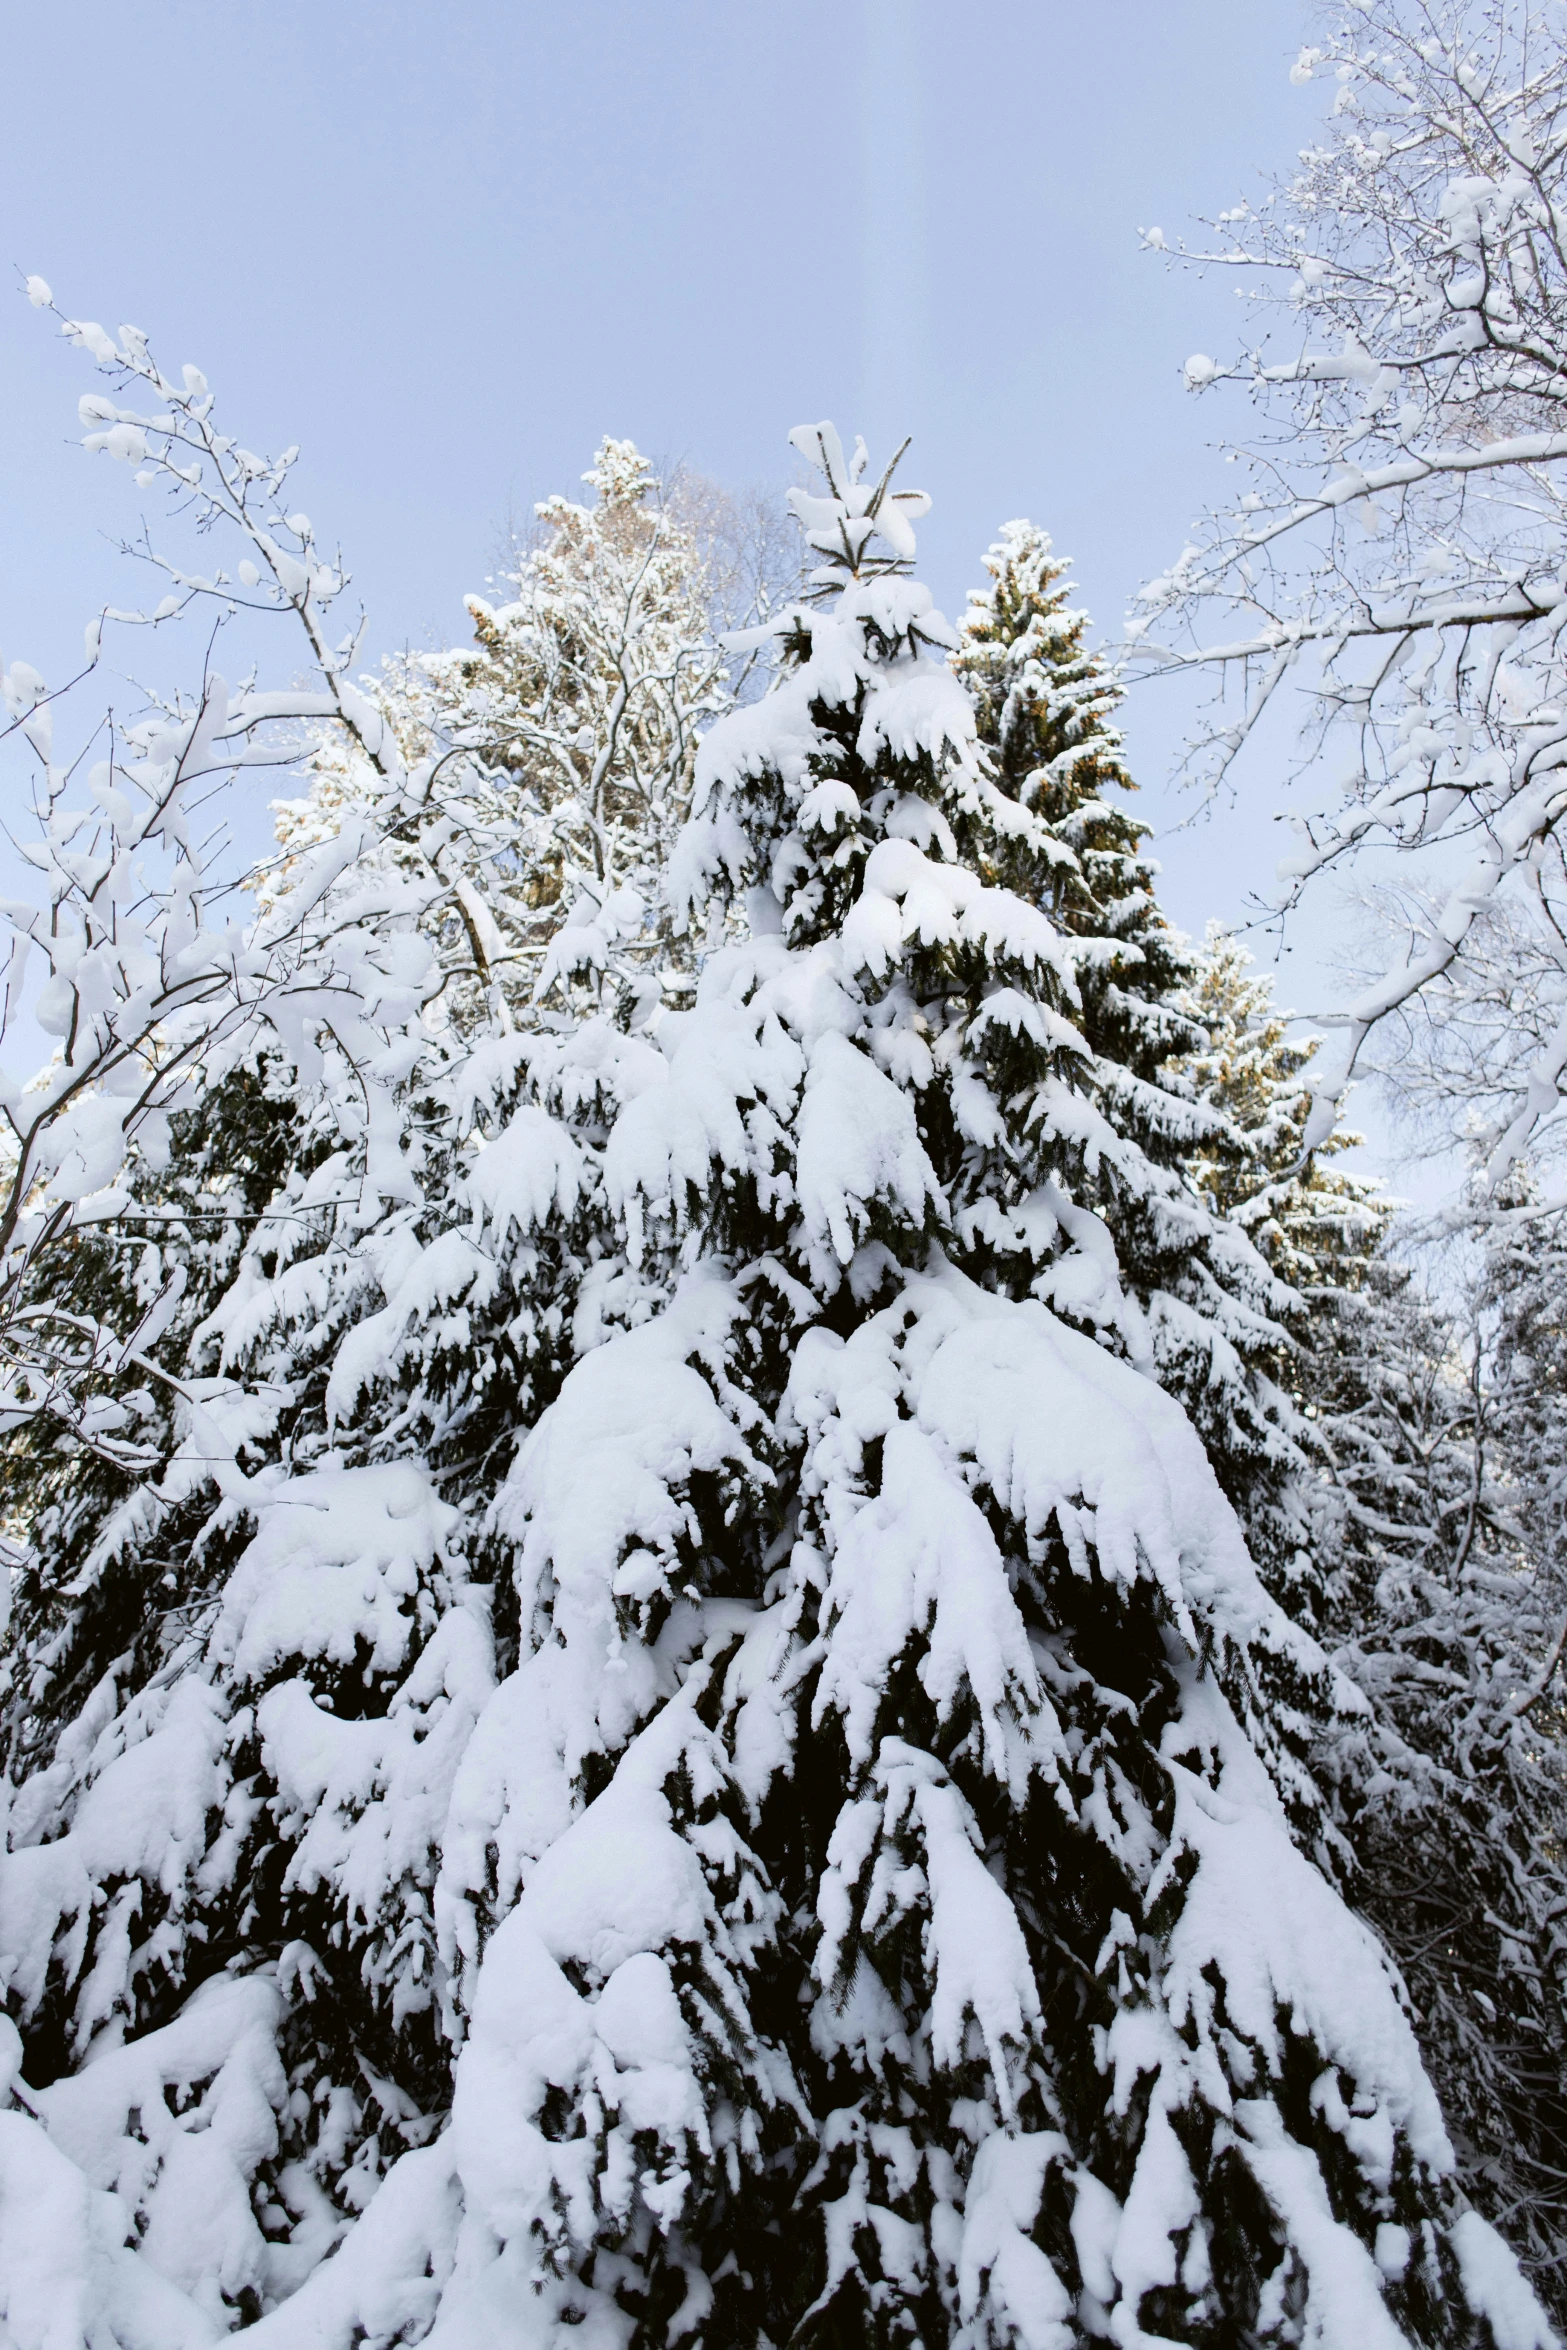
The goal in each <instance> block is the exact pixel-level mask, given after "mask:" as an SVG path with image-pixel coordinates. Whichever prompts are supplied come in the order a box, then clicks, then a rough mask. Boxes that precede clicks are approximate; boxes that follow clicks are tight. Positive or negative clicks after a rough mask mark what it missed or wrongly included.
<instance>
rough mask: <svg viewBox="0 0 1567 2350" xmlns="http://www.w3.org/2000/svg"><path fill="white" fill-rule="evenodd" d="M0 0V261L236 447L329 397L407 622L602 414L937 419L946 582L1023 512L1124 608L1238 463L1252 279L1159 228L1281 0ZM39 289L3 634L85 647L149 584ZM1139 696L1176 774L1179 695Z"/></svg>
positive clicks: (1242, 181)
mask: <svg viewBox="0 0 1567 2350" xmlns="http://www.w3.org/2000/svg"><path fill="white" fill-rule="evenodd" d="M0 29H3V34H4V41H3V50H0V55H3V59H4V72H5V75H6V79H7V83H8V105H7V125H6V138H5V141H4V146H3V151H0V212H3V219H4V224H5V238H4V246H3V250H0V260H3V261H5V262H14V263H15V264H16V265H17V267H18V268H19V270H21V271H22V272H27V271H38V272H40V273H41V274H42V275H43V276H44V277H46V278H47V279H48V280H49V282H50V283H51V285H52V286H53V288H54V290H55V294H56V296H57V298H58V300H59V302H60V304H61V306H62V308H64V309H65V310H67V311H68V312H69V313H71V314H72V315H75V316H78V317H91V318H97V319H101V320H103V321H104V322H106V323H107V324H109V325H111V326H113V325H117V324H118V323H119V322H120V321H121V320H122V319H131V320H134V321H135V322H136V323H137V324H138V325H139V326H142V327H144V328H146V329H147V330H148V331H149V332H150V333H151V334H152V335H153V337H154V341H155V347H156V348H157V349H158V350H159V352H160V354H161V355H162V356H163V358H164V363H165V365H168V364H169V362H170V361H172V362H174V363H175V364H176V365H177V364H179V363H180V362H183V361H185V360H187V359H191V360H195V361H197V362H198V363H199V364H200V365H201V366H202V367H203V368H204V369H205V370H206V372H207V374H208V376H209V377H210V379H211V381H212V383H213V385H214V387H215V389H216V390H217V392H218V395H219V399H220V402H221V404H222V408H223V412H224V417H225V420H226V425H227V429H229V430H231V431H233V432H234V433H235V434H236V436H237V437H238V438H239V439H241V440H242V441H244V442H245V443H247V444H248V445H249V446H251V447H255V448H263V449H266V448H271V449H276V448H278V447H280V446H282V445H284V444H286V443H288V442H290V441H297V442H299V443H301V444H302V447H303V451H304V456H303V460H302V463H301V466H300V469H299V472H298V474H297V475H296V477H295V479H296V484H297V491H296V494H297V497H298V500H299V502H300V503H302V504H303V505H304V506H305V507H306V508H307V510H308V511H309V512H310V514H311V515H312V517H313V518H314V520H315V523H316V526H317V529H318V531H320V532H321V534H322V535H323V537H325V538H334V537H335V538H340V539H341V542H342V544H343V546H344V549H345V551H346V553H347V554H348V557H349V559H350V562H351V566H352V568H353V570H354V572H355V575H356V579H357V583H358V586H359V589H360V591H361V593H362V594H363V596H364V598H365V601H366V603H367V605H368V608H369V613H370V640H369V641H370V646H371V648H372V649H373V650H377V651H379V650H383V649H386V648H388V647H390V646H393V645H395V644H398V643H401V642H404V641H409V640H411V641H413V642H416V643H418V642H426V641H432V640H439V639H449V638H452V637H454V636H457V635H460V634H461V633H462V631H463V614H462V612H461V606H460V599H461V596H462V593H463V591H464V590H465V589H468V588H472V587H475V586H478V585H480V584H481V583H482V581H483V579H484V576H485V574H486V573H487V572H488V571H489V569H490V567H491V556H492V551H493V548H494V546H495V543H496V541H497V537H498V534H499V528H500V525H501V523H502V519H503V517H504V515H505V514H506V512H507V510H508V508H510V509H511V510H512V511H514V512H515V511H518V510H525V509H526V507H527V505H528V504H529V502H530V501H532V500H533V499H535V498H537V497H539V496H541V495H543V494H544V493H545V492H547V491H549V490H552V489H555V488H569V487H571V486H572V485H574V483H575V481H576V478H577V476H578V475H579V474H580V473H581V471H582V469H583V467H584V465H585V464H586V463H587V462H588V460H589V458H590V456H591V453H592V449H593V447H594V444H595V442H596V441H597V439H598V438H599V437H600V436H601V435H602V434H604V433H605V432H614V433H618V434H628V435H630V436H631V437H633V438H634V439H636V440H637V441H638V442H639V443H640V444H641V445H642V446H643V447H644V448H646V449H648V450H650V451H652V452H655V453H658V454H660V455H664V456H674V457H683V458H685V459H687V460H688V461H689V462H690V463H692V464H694V465H695V466H697V467H699V468H700V469H701V470H703V471H705V472H707V473H710V474H712V475H714V476H716V477H718V478H719V479H721V480H725V481H728V482H730V483H736V484H738V483H744V482H750V481H773V482H776V481H781V480H783V479H785V478H787V476H788V473H789V465H790V461H789V459H788V453H787V451H786V449H785V445H784V436H785V434H786V432H787V430H788V428H789V427H790V426H791V425H793V424H795V423H798V422H800V421H803V420H806V419H814V418H816V417H819V416H823V415H828V416H832V417H834V418H835V419H836V421H837V422H838V423H839V424H840V426H841V427H842V428H843V429H844V431H845V432H846V434H850V433H853V432H855V431H861V430H863V431H864V432H865V433H866V435H867V437H868V438H869V439H871V441H872V445H873V452H874V451H875V450H876V449H877V448H879V447H884V446H885V445H886V443H887V440H888V438H889V436H891V435H894V434H896V435H900V436H901V434H902V433H903V432H904V431H912V432H913V434H914V436H915V442H914V449H913V452H912V454H911V457H910V459H909V460H908V461H907V466H908V478H909V479H910V480H911V481H913V482H916V483H918V484H919V485H920V486H922V487H925V488H927V489H929V490H930V491H931V492H932V494H933V495H934V497H935V500H936V506H935V511H934V513H933V514H932V516H931V518H930V521H929V522H928V524H927V525H926V526H925V531H924V543H923V547H922V556H923V561H922V566H921V567H922V570H923V571H924V573H925V575H926V576H927V577H928V578H929V579H930V580H931V582H932V584H933V585H934V586H935V588H936V590H937V593H938V596H939V598H940V599H941V600H942V601H943V602H944V603H945V604H946V605H947V606H948V608H949V609H951V608H953V607H955V606H958V605H960V604H961V602H962V597H963V593H964V590H965V588H966V587H967V586H968V585H969V584H970V583H971V582H972V581H973V579H974V578H975V576H976V571H977V561H978V557H979V555H980V554H981V552H982V550H983V549H984V547H985V545H986V543H987V542H988V540H989V538H990V537H991V536H992V535H993V532H994V529H995V527H996V525H997V524H999V523H1000V522H1001V521H1003V520H1004V519H1006V518H1007V517H1008V516H1010V515H1013V514H1018V513H1028V514H1031V515H1032V516H1033V517H1034V518H1035V519H1036V520H1037V521H1040V522H1042V523H1044V524H1045V525H1046V526H1047V527H1048V528H1049V529H1051V530H1052V531H1053V532H1054V533H1055V536H1056V539H1057V542H1058V544H1059V545H1061V546H1062V547H1063V548H1065V549H1066V550H1067V551H1068V552H1070V553H1071V554H1073V555H1074V556H1075V557H1076V558H1077V561H1078V565H1079V573H1080V577H1081V579H1082V582H1083V586H1084V590H1085V594H1086V597H1087V600H1088V602H1089V604H1090V606H1091V608H1092V609H1093V611H1094V612H1095V614H1096V616H1097V617H1098V619H1099V620H1100V622H1101V623H1102V624H1103V626H1104V628H1105V631H1106V633H1109V634H1113V633H1115V629H1116V626H1117V623H1118V621H1119V618H1120V615H1121V613H1122V611H1123V609H1124V607H1125V604H1126V601H1127V598H1128V596H1129V594H1130V593H1131V591H1132V590H1133V589H1134V588H1135V586H1136V584H1137V582H1138V581H1139V579H1140V578H1142V577H1143V576H1145V575H1146V574H1148V573H1149V572H1151V571H1153V570H1156V569H1160V568H1162V567H1163V565H1164V564H1165V563H1166V562H1167V561H1168V560H1169V558H1170V556H1171V555H1172V553H1174V552H1175V551H1177V550H1178V548H1179V546H1180V544H1181V542H1182V539H1183V535H1184V532H1185V529H1186V526H1187V523H1188V521H1189V520H1190V518H1191V517H1192V516H1193V515H1194V514H1195V513H1196V511H1197V510H1198V509H1199V508H1200V506H1201V505H1202V504H1203V503H1204V500H1205V498H1206V497H1207V496H1208V495H1209V494H1211V493H1212V492H1213V491H1214V489H1215V488H1216V487H1217V486H1218V485H1219V478H1220V477H1219V473H1218V467H1217V463H1216V461H1215V459H1214V458H1213V457H1212V456H1211V454H1209V453H1208V451H1207V448H1206V443H1207V441H1208V440H1209V438H1210V436H1211V435H1213V434H1214V433H1216V432H1217V431H1218V430H1219V429H1220V425H1221V411H1220V410H1219V408H1218V406H1217V404H1216V403H1215V402H1214V401H1212V400H1209V401H1205V402H1202V403H1197V402H1195V401H1193V400H1192V399H1190V398H1189V397H1188V396H1187V395H1186V394H1185V393H1184V392H1183V390H1182V388H1181V382H1180V366H1181V362H1182V361H1183V360H1184V359H1185V357H1186V356H1187V355H1188V353H1190V352H1191V351H1193V350H1195V349H1199V348H1201V349H1207V350H1215V349H1223V348H1226V347H1227V346H1228V344H1229V342H1230V341H1231V340H1232V339H1233V337H1234V333H1235V327H1234V324H1233V313H1234V312H1235V310H1236V309H1237V307H1238V306H1237V304H1236V303H1235V299H1234V295H1233V292H1232V291H1231V290H1230V289H1229V288H1228V287H1227V286H1223V285H1213V286H1204V285H1203V284H1200V283H1199V282H1197V281H1195V280H1194V279H1191V278H1189V277H1184V276H1182V275H1179V274H1177V273H1175V272H1173V271H1171V270H1169V269H1168V268H1167V267H1166V266H1165V265H1164V264H1162V263H1161V262H1159V261H1158V260H1157V259H1155V258H1154V257H1153V256H1152V255H1149V254H1145V253H1140V252H1139V249H1138V231H1139V229H1140V228H1145V227H1148V226H1151V225H1154V224H1158V225H1160V226H1162V227H1163V228H1164V229H1165V231H1166V233H1167V234H1168V235H1169V236H1171V237H1172V238H1173V237H1174V236H1175V235H1176V234H1177V233H1178V232H1179V231H1181V230H1182V229H1184V228H1186V227H1187V226H1188V224H1189V223H1190V221H1191V219H1192V217H1193V216H1194V215H1196V214H1198V213H1201V212H1204V211H1208V212H1211V211H1214V210H1217V209H1219V208H1222V207H1223V206H1226V205H1228V204H1230V203H1233V202H1235V201H1236V200H1237V199H1238V198H1239V197H1241V196H1243V195H1248V194H1252V195H1254V194H1255V193H1256V191H1257V188H1258V184H1259V178H1260V177H1261V176H1262V175H1264V174H1266V173H1270V172H1273V171H1277V170H1280V169H1284V168H1286V167H1287V165H1288V163H1289V161H1290V159H1291V157H1292V156H1293V154H1294V152H1295V151H1296V149H1298V148H1299V147H1300V146H1301V145H1302V144H1303V143H1304V142H1305V141H1306V140H1307V139H1308V138H1309V137H1310V136H1311V135H1312V134H1313V131H1314V129H1315V126H1316V123H1317V121H1318V120H1319V115H1320V105H1321V96H1320V92H1319V91H1318V90H1316V89H1311V88H1306V89H1300V88H1295V87H1292V86H1291V84H1290V82H1289V80H1288V67H1289V64H1290V62H1291V60H1292V59H1293V57H1294V56H1295V54H1296V52H1297V50H1298V48H1299V46H1300V43H1301V40H1302V38H1303V33H1304V29H1305V11H1304V9H1303V7H1302V6H1301V5H1298V4H1297V0H1092V4H1085V0H1073V4H1070V5H1069V4H1067V0H966V4H965V5H961V6H951V5H948V6H946V7H942V6H938V5H936V0H790V5H788V6H781V5H775V4H774V0H656V4H654V5H649V4H648V0H642V5H639V6H631V5H627V4H625V0H549V4H543V0H500V4H498V5H497V4H494V0H492V5H490V6H488V7H481V6H478V5H475V4H473V0H374V4H373V5H372V4H370V0H308V4H302V0H49V4H48V5H40V4H39V0H0ZM51 327H52V322H51V321H49V320H48V319H47V318H46V317H44V316H42V315H41V314H40V313H38V312H36V311H33V310H31V309H29V308H28V306H27V304H26V303H25V301H24V300H23V299H22V298H21V295H20V292H19V291H18V292H17V293H16V294H15V295H8V294H7V293H6V292H5V290H4V286H3V284H0V414H3V416H4V420H5V441H4V453H3V457H0V647H3V649H4V650H5V652H6V653H7V655H9V656H13V657H14V656H15V655H18V654H21V655H23V656H25V657H26V658H28V659H30V660H32V661H33V662H34V663H35V665H36V666H38V667H40V668H41V669H43V670H44V671H45V673H46V674H50V673H51V671H53V673H55V674H58V672H59V669H60V667H61V666H62V664H63V663H64V661H65V660H66V659H68V658H69V657H70V656H71V655H72V654H74V652H75V651H76V649H77V648H78V647H79V645H80V642H81V626H82V622H83V619H84V618H85V617H86V615H87V613H88V612H89V611H90V610H91V609H92V608H93V607H94V606H95V605H96V604H97V603H98V602H100V601H101V600H103V599H104V598H106V597H107V598H111V599H114V600H118V601H122V602H124V601H128V600H131V596H130V593H129V591H128V587H127V583H126V581H125V579H124V577H123V575H122V573H121V572H120V568H119V566H118V563H117V559H116V558H114V557H113V556H112V554H111V553H110V550H109V547H108V544H107V541H106V539H105V537H104V535H103V534H104V533H105V532H111V531H116V530H119V531H123V530H125V529H127V528H130V527H133V526H134V523H135V518H136V499H137V495H138V494H137V493H136V492H135V491H134V489H133V488H132V486H131V484H130V481H129V477H128V475H127V474H126V473H125V471H124V470H123V469H122V468H120V467H117V466H112V465H111V464H110V463H109V462H108V461H107V460H88V459H87V458H86V457H84V456H83V455H82V454H81V453H80V451H79V450H77V449H76V448H75V447H74V445H73V444H74V437H75V435H76V433H77V431H78V429H79V428H78V427H77V425H76V420H75V403H76V398H77V395H78V393H79V392H80V391H81V390H83V389H84V388H86V386H87V384H88V382H89V380H90V377H89V372H88V369H87V365H86V362H85V361H84V359H83V358H82V357H81V356H80V355H79V354H76V353H73V352H71V351H69V350H67V349H66V348H64V347H63V346H61V345H59V344H58V343H57V342H56V341H55V340H54V338H53V335H52V332H51ZM1233 421H1235V422H1238V421H1239V419H1238V418H1236V419H1233ZM137 651H138V653H139V654H142V655H146V656H151V654H152V651H153V648H151V647H148V646H147V645H146V644H145V640H143V641H142V642H141V643H139V644H138V647H137ZM144 666H145V668H146V669H147V671H148V672H149V673H150V672H151V671H152V669H153V667H154V662H153V660H152V659H151V658H150V657H149V658H147V659H146V660H145V662H144ZM1152 690H1153V691H1154V692H1155V693H1156V692H1157V690H1158V689H1157V688H1155V689H1152ZM1130 731H1131V734H1132V740H1133V745H1134V748H1135V750H1136V752H1137V754H1138V758H1139V761H1140V765H1141V769H1142V772H1143V774H1144V775H1145V777H1146V780H1147V783H1148V786H1149V789H1150V800H1151V801H1152V802H1153V803H1154V812H1155V813H1158V812H1159V809H1160V807H1161V806H1162V795H1161V793H1160V791H1159V788H1158V787H1159V779H1160V773H1161V769H1162V766H1163V764H1164V762H1165V759H1166V756H1167V753H1168V749H1169V738H1170V728H1169V725H1168V722H1167V719H1166V715H1165V713H1164V711H1163V710H1162V709H1160V708H1156V707H1154V706H1153V705H1152V704H1150V705H1149V706H1148V707H1147V709H1146V710H1145V709H1141V708H1139V707H1138V706H1136V705H1135V704H1134V706H1133V709H1132V711H1131V713H1130ZM1272 805H1273V800H1272V797H1271V795H1270V793H1269V790H1268V786H1267V782H1266V779H1265V778H1264V779H1261V780H1260V781H1259V782H1258V783H1256V784H1255V785H1254V787H1253V796H1252V797H1251V798H1250V799H1249V800H1248V801H1247V802H1246V803H1245V804H1244V806H1243V808H1242V809H1241V810H1240V811H1239V812H1238V813H1237V814H1235V815H1233V816H1229V817H1226V818H1224V819H1222V820H1221V821H1220V822H1218V823H1217V824H1215V825H1211V826H1208V827H1205V828H1203V829H1202V830H1201V831H1200V832H1199V833H1196V834H1188V835H1186V836H1185V838H1184V839H1183V840H1179V841H1175V842H1172V843H1171V844H1170V847H1169V850H1168V861H1169V869H1170V870H1169V897H1170V903H1171V910H1172V911H1173V912H1174V914H1175V915H1176V917H1177V919H1179V920H1181V921H1183V922H1185V923H1187V924H1189V925H1196V924H1198V923H1200V921H1201V919H1202V917H1203V916H1204V915H1205V914H1206V913H1207V912H1208V911H1210V910H1213V911H1218V912H1221V913H1226V914H1233V913H1234V912H1235V911H1236V910H1237V909H1238V907H1239V905H1240V903H1241V901H1242V897H1243V895H1244V892H1245V890H1246V889H1247V888H1248V887H1255V886H1259V885H1261V886H1265V885H1266V883H1267V880H1268V877H1269V874H1270V872H1271V867H1272V863H1273V858H1274V854H1275V850H1274V835H1273V832H1272V827H1271V825H1270V823H1269V822H1268V820H1267V819H1268V816H1269V815H1270V813H1271V808H1272Z"/></svg>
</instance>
